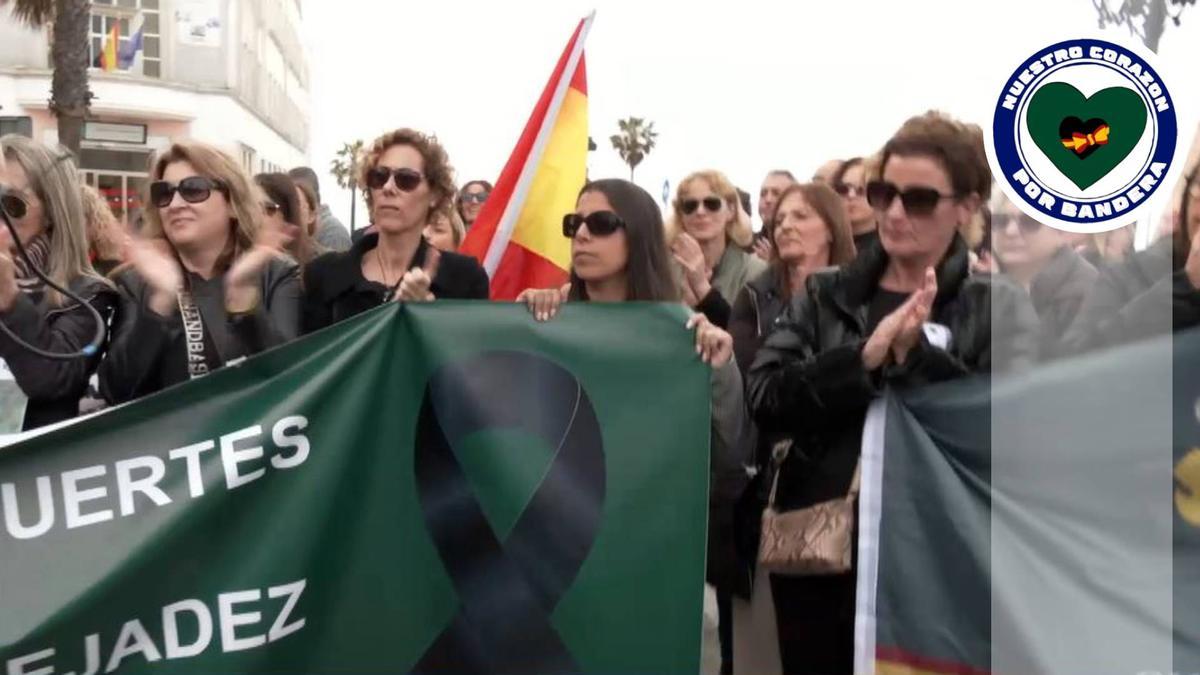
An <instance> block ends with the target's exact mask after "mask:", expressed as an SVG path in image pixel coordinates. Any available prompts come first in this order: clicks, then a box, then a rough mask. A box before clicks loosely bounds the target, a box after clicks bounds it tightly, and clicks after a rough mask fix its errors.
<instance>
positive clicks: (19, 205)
mask: <svg viewBox="0 0 1200 675" xmlns="http://www.w3.org/2000/svg"><path fill="white" fill-rule="evenodd" d="M0 209H4V212H5V213H7V214H8V217H9V218H12V219H13V220H20V219H22V218H24V217H25V214H26V213H28V212H29V204H28V203H26V202H25V200H24V199H22V198H21V197H20V196H18V195H15V194H13V193H11V192H0Z"/></svg>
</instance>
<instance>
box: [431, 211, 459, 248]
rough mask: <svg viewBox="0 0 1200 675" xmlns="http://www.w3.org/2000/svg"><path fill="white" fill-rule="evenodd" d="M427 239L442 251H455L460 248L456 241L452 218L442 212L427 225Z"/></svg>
mask: <svg viewBox="0 0 1200 675" xmlns="http://www.w3.org/2000/svg"><path fill="white" fill-rule="evenodd" d="M425 240H426V241H428V242H429V245H430V246H432V247H434V248H436V249H438V250H440V251H450V252H453V251H455V250H457V249H458V246H457V245H455V243H454V228H452V227H451V226H450V220H449V219H448V218H446V216H444V215H442V214H440V213H439V214H437V215H435V216H433V218H432V219H431V220H430V221H429V224H428V225H426V226H425Z"/></svg>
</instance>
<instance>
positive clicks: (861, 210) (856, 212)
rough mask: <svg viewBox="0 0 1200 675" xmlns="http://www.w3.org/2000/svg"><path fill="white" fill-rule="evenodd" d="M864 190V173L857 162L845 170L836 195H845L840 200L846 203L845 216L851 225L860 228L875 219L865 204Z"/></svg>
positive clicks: (865, 188)
mask: <svg viewBox="0 0 1200 675" xmlns="http://www.w3.org/2000/svg"><path fill="white" fill-rule="evenodd" d="M866 190H867V181H866V171H865V169H864V168H863V165H862V163H861V162H859V163H858V164H855V165H854V166H852V167H850V168H849V169H847V170H846V174H845V175H844V176H842V186H841V187H839V188H838V194H842V193H843V192H844V193H845V194H842V199H843V201H845V203H846V215H847V216H848V217H849V218H850V223H851V224H852V225H855V226H861V225H863V224H864V223H868V222H871V221H872V220H873V219H874V218H875V213H874V212H873V211H872V210H871V205H870V204H868V203H867V192H866Z"/></svg>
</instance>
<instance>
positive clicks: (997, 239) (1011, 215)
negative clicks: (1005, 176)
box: [992, 202, 1066, 270]
mask: <svg viewBox="0 0 1200 675" xmlns="http://www.w3.org/2000/svg"><path fill="white" fill-rule="evenodd" d="M1065 243H1066V242H1065V239H1064V238H1063V236H1062V233H1061V232H1059V231H1058V230H1056V229H1054V228H1053V227H1049V226H1046V225H1043V224H1042V223H1040V222H1038V221H1037V220H1035V219H1034V218H1031V217H1030V216H1028V215H1026V214H1025V213H1023V212H1021V210H1020V209H1018V208H1017V207H1015V206H1013V205H1012V204H1011V203H1007V202H1006V203H1004V204H1003V205H1001V206H1000V207H999V208H997V209H996V210H995V211H993V212H992V246H993V247H994V248H995V251H996V258H997V259H999V260H1000V262H1001V264H1003V265H1008V266H1011V267H1032V268H1034V269H1039V270H1040V269H1041V268H1042V267H1043V266H1045V264H1046V263H1048V262H1050V259H1051V258H1053V257H1054V254H1055V253H1057V252H1058V249H1060V248H1062V246H1063V245H1064V244H1065Z"/></svg>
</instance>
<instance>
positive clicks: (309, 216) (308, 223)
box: [296, 188, 317, 237]
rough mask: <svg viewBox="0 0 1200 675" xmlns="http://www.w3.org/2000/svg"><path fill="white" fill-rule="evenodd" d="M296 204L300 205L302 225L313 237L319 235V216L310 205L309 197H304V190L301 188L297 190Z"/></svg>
mask: <svg viewBox="0 0 1200 675" xmlns="http://www.w3.org/2000/svg"><path fill="white" fill-rule="evenodd" d="M296 203H297V204H299V205H300V214H299V215H300V225H301V226H302V227H303V228H304V231H305V232H307V233H308V236H310V237H311V236H313V235H314V234H316V233H317V214H316V212H315V211H313V209H312V207H310V206H309V205H308V197H305V196H304V190H301V189H300V188H296Z"/></svg>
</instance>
